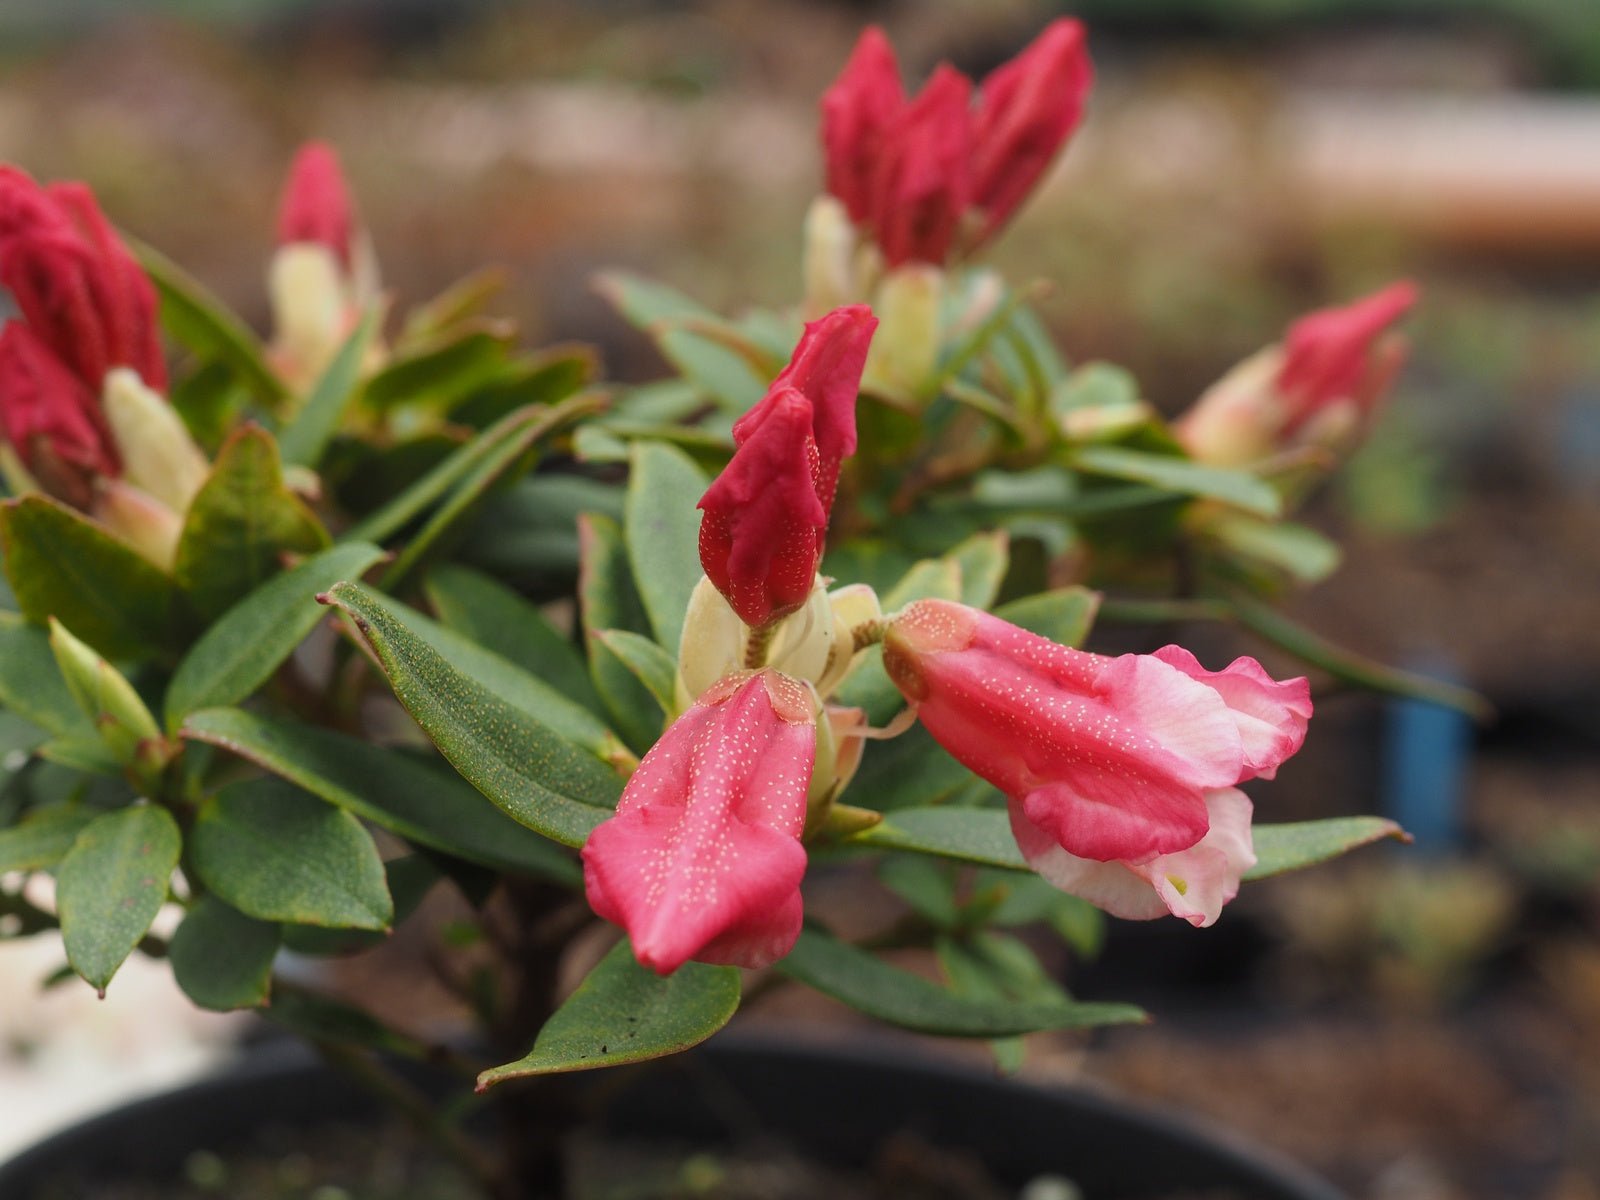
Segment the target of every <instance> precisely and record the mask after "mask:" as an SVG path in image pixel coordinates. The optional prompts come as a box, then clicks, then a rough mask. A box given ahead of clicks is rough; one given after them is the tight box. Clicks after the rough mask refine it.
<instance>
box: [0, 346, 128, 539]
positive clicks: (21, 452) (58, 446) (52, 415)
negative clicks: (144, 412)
mask: <svg viewBox="0 0 1600 1200" xmlns="http://www.w3.org/2000/svg"><path fill="white" fill-rule="evenodd" d="M0 433H3V434H4V435H5V440H6V441H7V442H9V443H10V444H11V446H12V447H13V448H14V449H15V450H16V452H17V456H18V457H19V458H20V459H21V460H22V463H23V465H24V466H25V467H27V468H28V470H29V471H30V472H31V473H32V474H33V475H34V476H35V477H36V478H37V479H38V480H39V482H40V484H41V485H42V486H43V487H44V488H45V489H46V490H47V491H49V492H50V493H51V494H52V495H55V496H56V497H57V498H59V499H61V500H64V501H66V502H67V503H69V504H72V505H74V506H75V507H77V508H80V509H84V510H87V509H88V508H89V507H90V505H91V503H92V501H93V489H94V480H95V478H96V477H111V476H115V475H117V474H118V473H119V470H120V468H119V464H118V462H117V455H116V451H115V449H114V448H113V444H112V440H111V436H110V433H109V432H108V431H107V429H106V427H105V421H104V418H103V417H102V416H101V414H100V408H99V403H98V401H97V400H96V398H95V397H94V396H93V395H91V394H90V392H89V390H88V389H87V388H86V387H84V385H83V381H82V380H81V379H79V378H78V377H77V376H76V375H74V374H73V373H72V372H71V371H69V370H68V369H67V368H66V367H65V366H64V365H63V364H62V363H61V361H60V360H59V359H58V358H56V356H55V355H54V354H53V353H51V351H50V348H49V347H48V346H46V345H45V344H44V343H43V342H42V341H40V340H39V338H38V336H37V335H36V334H35V333H34V332H33V330H32V329H31V328H29V327H28V326H27V325H24V324H22V323H20V322H17V321H12V322H10V323H9V324H7V325H5V326H4V327H3V328H0Z"/></svg>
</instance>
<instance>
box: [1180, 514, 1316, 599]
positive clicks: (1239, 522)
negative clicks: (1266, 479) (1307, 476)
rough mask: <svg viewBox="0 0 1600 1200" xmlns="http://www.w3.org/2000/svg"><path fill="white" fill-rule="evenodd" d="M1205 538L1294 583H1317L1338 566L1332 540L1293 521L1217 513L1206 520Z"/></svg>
mask: <svg viewBox="0 0 1600 1200" xmlns="http://www.w3.org/2000/svg"><path fill="white" fill-rule="evenodd" d="M1204 532H1205V534H1206V536H1207V537H1209V538H1212V539H1214V540H1215V541H1217V542H1219V543H1221V545H1222V546H1223V547H1224V548H1225V549H1227V550H1231V551H1232V552H1233V553H1235V554H1238V555H1240V556H1242V557H1244V558H1248V559H1252V560H1254V561H1255V562H1259V563H1265V564H1266V565H1267V566H1269V567H1276V568H1277V569H1278V570H1280V571H1283V572H1285V573H1286V574H1287V575H1288V576H1289V577H1290V578H1291V579H1293V580H1295V582H1297V583H1302V584H1307V585H1309V584H1313V583H1319V582H1321V581H1322V580H1324V579H1326V578H1327V577H1328V576H1329V575H1332V574H1333V572H1334V571H1335V570H1337V569H1338V566H1339V559H1340V557H1341V552H1340V550H1339V544H1338V543H1337V542H1335V541H1334V540H1333V539H1331V538H1329V537H1326V536H1324V535H1323V534H1321V533H1318V532H1317V531H1316V530H1315V529H1312V528H1311V527H1310V526H1307V525H1300V524H1297V523H1295V522H1293V521H1264V520H1262V519H1261V518H1259V517H1254V516H1251V515H1250V514H1248V513H1235V512H1218V513H1215V514H1213V515H1211V517H1210V518H1209V519H1208V520H1207V521H1206V523H1205V525H1204Z"/></svg>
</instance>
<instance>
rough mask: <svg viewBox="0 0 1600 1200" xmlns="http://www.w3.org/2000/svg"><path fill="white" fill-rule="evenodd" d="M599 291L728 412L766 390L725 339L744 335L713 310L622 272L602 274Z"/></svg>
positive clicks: (761, 379) (744, 355)
mask: <svg viewBox="0 0 1600 1200" xmlns="http://www.w3.org/2000/svg"><path fill="white" fill-rule="evenodd" d="M595 290H596V291H598V292H599V293H600V294H601V295H602V296H604V297H605V298H606V299H607V300H609V301H610V302H611V304H612V305H613V306H614V307H615V308H616V309H617V311H618V312H620V313H621V314H622V315H623V317H625V318H626V319H627V320H628V321H629V322H630V323H631V324H633V325H635V326H637V327H639V328H640V329H643V330H644V331H645V333H647V334H648V335H649V336H650V338H651V340H652V341H654V342H655V344H656V348H657V349H658V350H660V351H661V354H662V357H663V358H665V359H666V360H667V361H668V362H670V363H671V364H672V365H673V366H674V367H676V368H677V369H678V370H679V371H680V372H681V373H682V374H683V375H684V377H685V378H687V379H690V380H693V381H694V383H696V384H697V385H698V386H699V387H700V388H701V390H702V391H704V392H705V393H706V394H707V395H709V396H710V397H712V398H713V399H714V400H716V401H718V402H719V403H720V404H721V405H722V406H723V407H724V408H726V409H728V410H729V411H730V412H735V413H742V412H744V411H745V410H746V409H748V408H749V407H750V406H751V405H752V404H754V403H755V402H756V401H757V400H759V399H761V397H762V395H763V394H764V393H765V392H766V390H767V379H766V378H765V377H763V376H762V375H761V374H759V373H758V372H757V370H756V368H755V367H754V366H753V365H752V363H751V358H750V355H749V354H748V353H746V352H741V351H740V350H737V349H733V348H731V347H730V345H729V344H727V343H728V342H729V341H732V340H735V339H742V335H741V334H740V333H739V331H738V330H737V329H736V328H733V327H729V326H727V325H726V323H725V322H723V321H722V320H721V319H720V318H719V317H718V316H717V314H716V313H714V312H712V311H711V310H710V309H708V308H706V307H704V306H703V305H701V304H698V303H697V302H695V301H693V300H691V299H689V298H688V297H687V296H685V295H683V293H681V292H678V291H674V290H673V289H672V288H669V287H667V286H665V285H664V284H660V283H656V282H654V281H652V280H648V279H643V278H641V277H639V276H637V275H629V274H627V273H625V272H622V271H607V272H605V273H604V274H602V275H601V276H600V277H599V279H598V280H597V281H596V283H595ZM695 329H700V330H704V331H712V330H719V331H721V332H722V333H723V334H725V335H727V336H724V337H717V338H714V337H709V336H706V333H705V332H695V331H694V330H695Z"/></svg>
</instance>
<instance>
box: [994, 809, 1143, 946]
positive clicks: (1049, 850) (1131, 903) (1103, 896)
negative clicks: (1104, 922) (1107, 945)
mask: <svg viewBox="0 0 1600 1200" xmlns="http://www.w3.org/2000/svg"><path fill="white" fill-rule="evenodd" d="M1010 808H1011V830H1012V832H1013V833H1014V834H1015V835H1016V839H1017V845H1018V846H1019V847H1020V848H1021V850H1022V856H1023V857H1024V858H1026V859H1027V860H1028V865H1029V866H1031V867H1032V868H1033V869H1034V870H1035V871H1037V872H1039V874H1040V876H1041V877H1042V878H1043V879H1044V880H1045V882H1047V883H1049V884H1050V885H1051V886H1052V887H1056V888H1060V889H1061V890H1062V891H1063V892H1067V893H1068V894H1070V895H1073V896H1077V897H1079V898H1080V899H1083V900H1087V901H1088V902H1089V903H1090V904H1092V905H1094V906H1095V907H1096V908H1099V909H1104V910H1105V911H1106V912H1108V913H1110V914H1111V915H1112V916H1114V917H1122V918H1124V919H1126V920H1129V921H1149V920H1152V919H1154V918H1155V917H1162V916H1165V915H1166V914H1167V906H1166V905H1165V904H1163V903H1162V900H1161V897H1160V896H1158V895H1157V894H1156V892H1155V889H1154V888H1152V887H1151V886H1150V881H1149V880H1148V879H1146V878H1144V877H1143V876H1142V875H1137V874H1135V873H1134V872H1133V871H1131V870H1129V869H1128V865H1127V864H1126V863H1122V862H1096V861H1095V860H1094V859H1092V858H1079V857H1078V856H1077V855H1075V854H1068V853H1067V852H1066V851H1065V850H1063V849H1062V848H1061V847H1060V846H1059V845H1057V844H1056V841H1055V839H1054V838H1052V837H1051V836H1050V835H1049V834H1048V833H1046V832H1045V831H1044V830H1042V829H1040V828H1039V827H1038V826H1036V825H1034V824H1033V823H1032V822H1031V821H1029V820H1028V818H1027V816H1026V814H1025V813H1024V812H1023V811H1022V806H1021V805H1020V804H1017V803H1015V802H1013V803H1012V804H1011V805H1010Z"/></svg>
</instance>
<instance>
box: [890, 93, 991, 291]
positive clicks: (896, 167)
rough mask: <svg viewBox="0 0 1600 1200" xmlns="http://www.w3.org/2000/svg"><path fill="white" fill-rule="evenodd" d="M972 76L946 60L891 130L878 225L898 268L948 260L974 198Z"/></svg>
mask: <svg viewBox="0 0 1600 1200" xmlns="http://www.w3.org/2000/svg"><path fill="white" fill-rule="evenodd" d="M971 95H972V81H971V80H969V79H968V78H967V77H966V76H965V75H963V74H962V73H961V72H960V71H957V70H956V69H955V68H954V67H951V66H947V65H942V64H941V65H940V67H939V68H938V69H937V70H936V71H934V73H933V76H932V78H930V79H929V80H928V82H927V83H925V84H924V85H923V87H922V91H920V92H919V93H917V96H916V99H914V100H913V101H912V102H911V103H910V104H909V105H908V106H907V107H906V108H905V110H904V111H903V112H901V113H900V115H899V116H898V117H897V118H896V119H895V121H894V122H893V124H891V125H890V126H889V127H888V129H887V130H886V131H885V133H884V136H883V139H882V142H881V145H880V149H879V157H878V165H877V170H876V172H875V173H874V176H873V181H872V222H873V225H874V232H875V234H876V236H877V240H878V249H880V250H881V251H883V257H884V261H885V262H887V263H888V264H889V266H891V267H897V266H899V265H901V264H902V263H906V262H913V261H915V262H925V263H933V264H934V265H935V266H937V265H939V264H941V263H943V262H944V261H945V259H946V258H947V257H948V256H949V254H950V249H951V246H952V245H953V244H954V243H955V239H956V234H957V233H958V232H959V231H960V228H961V217H962V214H963V213H965V212H966V210H967V205H968V203H969V202H970V200H971V198H972V169H971V161H970V160H971V156H972V114H971Z"/></svg>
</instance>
